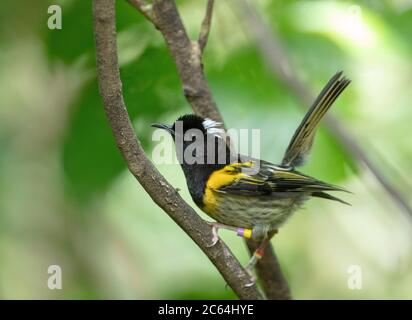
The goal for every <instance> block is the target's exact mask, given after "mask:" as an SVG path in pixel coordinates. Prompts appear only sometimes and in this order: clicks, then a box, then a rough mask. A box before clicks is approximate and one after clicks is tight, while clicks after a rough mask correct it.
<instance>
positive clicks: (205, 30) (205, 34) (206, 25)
mask: <svg viewBox="0 0 412 320" xmlns="http://www.w3.org/2000/svg"><path fill="white" fill-rule="evenodd" d="M214 2H215V1H214V0H208V1H207V8H206V14H205V17H204V19H203V22H202V26H201V27H200V34H199V40H198V43H199V47H200V51H201V52H202V53H203V51H204V50H205V47H206V44H207V40H208V38H209V33H210V28H211V26H212V16H213V4H214Z"/></svg>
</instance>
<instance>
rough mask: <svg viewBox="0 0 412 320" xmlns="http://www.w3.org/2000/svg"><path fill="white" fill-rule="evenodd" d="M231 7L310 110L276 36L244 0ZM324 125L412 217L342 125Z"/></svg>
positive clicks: (309, 99)
mask: <svg viewBox="0 0 412 320" xmlns="http://www.w3.org/2000/svg"><path fill="white" fill-rule="evenodd" d="M235 7H236V8H238V9H239V13H240V16H241V18H242V21H245V23H246V28H247V29H248V30H249V31H250V34H251V36H252V37H253V40H254V41H255V43H256V45H257V48H258V49H259V51H260V54H261V56H262V58H263V60H264V61H265V63H266V65H267V66H268V67H269V69H270V71H271V72H272V73H273V74H274V75H275V76H277V77H279V78H280V79H281V80H282V81H283V82H284V83H285V84H286V85H287V86H288V87H289V88H290V89H291V90H292V91H293V92H294V93H295V94H296V96H297V97H298V98H299V99H300V100H301V101H302V104H303V105H306V106H310V105H311V103H312V102H313V100H314V96H313V95H312V94H311V92H310V90H309V89H308V88H307V87H306V86H305V84H303V82H302V81H301V80H300V79H299V78H298V77H297V76H296V72H294V69H293V67H292V65H291V63H290V61H289V59H288V56H287V54H285V52H284V51H283V49H282V45H281V41H280V40H279V37H278V36H277V34H276V33H274V32H273V31H272V30H271V28H270V27H269V26H268V25H267V24H266V23H265V22H264V20H263V18H262V17H261V16H260V15H259V13H258V12H257V11H256V9H255V8H254V7H252V6H251V5H250V4H249V2H248V1H247V0H236V1H235ZM325 122H326V125H327V127H328V129H329V131H330V132H331V133H332V134H333V135H334V136H335V137H336V138H337V139H338V140H339V141H340V143H341V144H342V145H343V147H344V148H345V150H346V151H347V152H348V153H349V154H350V155H351V156H352V157H353V158H354V159H356V160H357V161H358V162H360V163H363V164H364V165H365V166H366V167H367V168H368V169H369V170H370V172H371V173H372V174H373V175H374V176H375V178H376V179H377V180H378V182H379V183H380V184H381V185H382V187H383V188H384V189H385V190H386V192H387V193H388V194H389V195H390V196H391V197H392V199H393V200H394V202H395V203H396V204H397V205H398V206H399V208H400V209H401V210H403V211H404V212H406V213H407V214H408V216H409V217H412V209H411V207H410V206H409V205H408V202H407V201H406V200H405V199H404V198H403V197H402V195H401V194H400V193H399V192H398V191H397V190H396V189H395V188H394V187H393V186H392V185H391V184H390V183H389V181H388V180H387V179H386V178H385V177H384V176H383V175H382V174H381V172H380V171H379V169H378V168H377V167H376V166H375V165H374V163H373V162H372V161H371V160H370V159H369V157H368V155H367V154H366V153H365V152H364V151H363V150H362V148H361V146H360V145H359V144H358V143H357V142H356V140H355V139H354V138H353V136H352V135H351V134H350V132H348V131H347V130H346V129H345V127H344V126H343V125H342V123H341V122H340V121H339V120H338V119H336V118H334V117H333V116H331V115H330V114H329V115H327V116H326V118H325Z"/></svg>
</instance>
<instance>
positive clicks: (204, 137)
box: [152, 114, 228, 164]
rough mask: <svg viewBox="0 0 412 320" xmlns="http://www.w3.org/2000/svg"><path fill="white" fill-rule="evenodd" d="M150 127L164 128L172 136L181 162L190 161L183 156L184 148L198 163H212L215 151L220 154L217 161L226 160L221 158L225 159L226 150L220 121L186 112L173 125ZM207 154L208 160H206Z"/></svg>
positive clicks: (153, 125)
mask: <svg viewBox="0 0 412 320" xmlns="http://www.w3.org/2000/svg"><path fill="white" fill-rule="evenodd" d="M152 127H155V128H160V129H164V130H166V131H167V132H169V133H170V134H171V135H172V136H173V138H174V140H175V143H176V153H177V156H178V159H179V161H181V163H189V164H190V163H191V161H187V159H186V158H185V157H184V155H185V151H186V150H187V151H188V152H187V153H186V155H188V154H190V155H192V156H194V157H196V158H197V161H196V162H197V163H200V164H202V162H204V163H205V164H206V163H209V164H211V163H213V162H214V160H212V161H211V157H212V158H213V159H214V158H215V156H216V159H217V157H218V154H217V153H219V154H220V156H219V157H220V158H219V159H220V161H217V160H216V161H217V162H220V163H221V162H222V161H226V160H222V159H226V157H225V156H224V155H225V154H226V152H228V151H226V136H225V130H224V129H223V128H222V124H221V123H220V122H217V121H213V120H211V119H209V118H203V117H200V116H198V115H195V114H186V115H184V116H181V117H179V118H178V119H177V120H176V121H175V122H174V123H173V125H166V124H158V123H156V124H152ZM179 147H182V148H179ZM188 148H189V149H188ZM192 150H193V151H192ZM208 155H209V160H206V159H207V156H208ZM214 155H215V156H214ZM192 160H193V159H192ZM199 160H201V161H199Z"/></svg>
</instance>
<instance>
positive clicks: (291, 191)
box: [152, 72, 350, 279]
mask: <svg viewBox="0 0 412 320" xmlns="http://www.w3.org/2000/svg"><path fill="white" fill-rule="evenodd" d="M349 83H350V80H348V79H347V78H345V77H344V76H343V75H342V72H338V73H337V74H336V75H334V76H333V77H332V78H331V79H330V80H329V82H328V83H327V85H326V86H325V87H324V89H323V90H322V92H321V93H320V94H319V96H318V97H317V99H316V100H315V102H314V103H313V105H312V107H311V108H310V109H309V111H308V112H307V114H306V115H305V117H304V118H303V120H302V122H301V124H300V125H299V127H298V128H297V130H296V132H295V134H294V135H293V137H292V140H291V141H290V143H289V146H288V148H287V149H286V152H285V155H284V157H283V160H282V163H281V164H280V165H275V164H272V163H270V162H267V161H264V160H258V159H253V158H250V157H249V158H248V157H246V156H241V155H238V154H234V153H233V152H231V148H230V147H229V145H230V143H228V142H227V139H225V138H224V133H225V132H224V130H223V128H222V127H221V124H220V123H218V122H215V121H213V120H211V119H208V118H202V117H199V116H197V115H193V114H190V115H184V116H182V117H180V118H179V119H177V120H176V122H175V123H174V124H173V125H171V126H169V125H164V124H153V125H152V126H153V127H156V128H162V129H165V130H167V131H168V132H169V133H170V134H171V135H172V136H173V138H174V140H175V143H176V155H177V158H178V159H179V161H180V163H181V166H182V169H183V172H184V174H185V177H186V182H187V186H188V189H189V192H190V195H191V196H192V199H193V201H194V202H195V203H196V204H197V205H198V206H199V208H200V209H201V210H203V211H204V212H205V213H207V214H208V215H209V216H210V217H212V218H213V219H215V220H216V221H218V222H212V223H210V224H211V226H212V231H213V242H212V245H215V244H216V243H217V241H218V240H219V238H218V233H217V231H218V229H219V228H224V229H229V230H233V231H236V232H237V234H238V235H239V236H243V237H245V238H252V239H254V240H258V241H261V242H260V245H259V247H258V249H257V250H256V252H255V253H254V255H253V256H252V258H251V260H250V261H249V263H248V265H247V267H246V270H247V271H248V272H249V274H250V275H251V276H252V269H253V267H254V266H255V264H256V262H257V261H258V259H260V258H261V257H262V254H263V251H264V248H265V246H266V245H267V244H268V242H269V241H270V239H271V237H272V236H273V235H274V234H275V233H276V232H277V229H278V228H279V227H280V226H282V224H283V223H284V222H285V221H286V220H287V219H288V218H289V217H290V216H291V215H292V213H294V212H295V211H296V210H297V209H298V208H299V207H300V206H301V205H302V204H303V203H304V202H305V201H306V200H308V199H309V198H310V197H319V198H324V199H329V200H335V201H339V202H342V203H346V202H344V201H342V200H340V199H339V198H336V197H334V196H332V195H330V194H328V193H326V192H325V191H345V190H344V189H342V188H340V187H338V186H334V185H331V184H328V183H325V182H322V181H319V180H317V179H315V178H312V177H309V176H307V175H304V174H302V173H300V172H298V171H296V170H295V167H299V166H301V165H302V164H303V163H304V162H305V158H306V156H307V155H308V153H309V152H310V150H311V147H312V144H313V140H314V137H315V132H316V128H317V126H318V124H319V122H320V120H321V119H322V117H323V116H324V115H325V113H326V112H327V111H328V109H329V108H330V107H331V105H332V104H333V102H334V101H335V100H336V98H337V97H338V96H339V95H340V94H341V92H342V91H343V90H344V89H345V88H346V87H347V86H348V85H349ZM194 129H197V130H194ZM196 132H200V136H201V137H200V138H203V139H195V141H194V142H193V141H192V140H193V138H195V135H196V134H195V133H196ZM201 140H203V141H201ZM197 141H201V142H203V144H199V143H197ZM204 141H207V143H204ZM178 143H180V145H179V147H178ZM222 154H223V156H222ZM252 278H253V276H252ZM253 279H254V278H253Z"/></svg>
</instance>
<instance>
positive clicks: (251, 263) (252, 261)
mask: <svg viewBox="0 0 412 320" xmlns="http://www.w3.org/2000/svg"><path fill="white" fill-rule="evenodd" d="M257 261H258V258H257V257H256V256H255V255H253V256H252V258H250V260H249V262H248V264H247V265H246V267H245V271H246V273H247V274H248V275H249V278H250V281H249V282H248V283H247V284H246V285H245V287H251V286H253V285H254V284H255V283H256V276H255V275H254V273H253V269H254V268H255V266H256V263H257Z"/></svg>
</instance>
